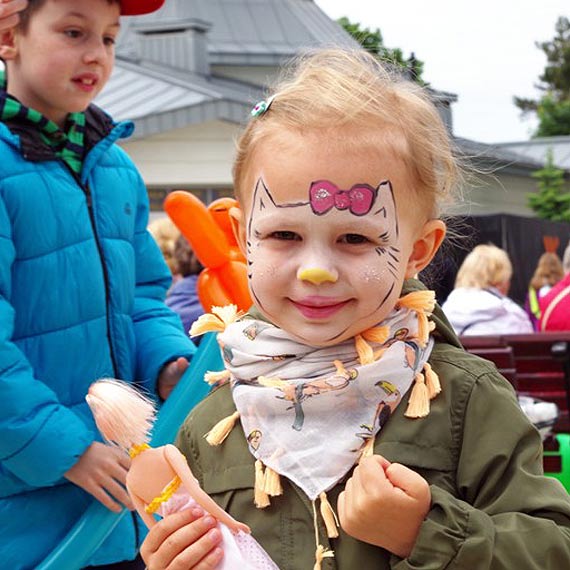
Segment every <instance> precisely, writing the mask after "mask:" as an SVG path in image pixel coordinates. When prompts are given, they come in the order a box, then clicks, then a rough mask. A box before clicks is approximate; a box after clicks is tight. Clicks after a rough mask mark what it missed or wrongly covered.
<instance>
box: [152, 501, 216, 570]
mask: <svg viewBox="0 0 570 570" xmlns="http://www.w3.org/2000/svg"><path fill="white" fill-rule="evenodd" d="M200 512H201V513H202V514H203V511H201V510H200V509H187V510H185V511H182V512H180V513H175V514H173V515H170V516H168V517H166V518H165V519H163V520H162V521H160V522H159V523H158V524H156V525H155V526H154V527H153V528H152V529H151V530H150V532H149V534H148V536H147V538H146V539H145V541H144V542H143V545H142V547H141V556H142V557H143V560H144V561H145V562H146V564H147V566H148V570H163V569H166V568H168V570H174V569H178V568H180V569H184V570H187V569H188V568H194V566H195V565H197V564H198V563H200V562H201V561H203V559H204V560H206V559H207V557H208V556H209V555H211V554H212V550H213V549H214V548H215V547H216V546H219V545H220V544H221V541H222V535H221V532H220V530H219V529H217V528H216V526H217V521H216V519H214V517H212V516H210V515H206V516H198V518H196V514H197V513H200ZM179 515H183V516H179ZM206 563H207V562H206ZM205 568H207V566H205Z"/></svg>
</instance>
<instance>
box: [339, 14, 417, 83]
mask: <svg viewBox="0 0 570 570" xmlns="http://www.w3.org/2000/svg"><path fill="white" fill-rule="evenodd" d="M337 22H338V23H339V24H340V25H341V26H342V27H343V28H344V29H345V30H346V31H347V32H348V33H349V34H350V35H351V36H352V37H353V38H354V39H355V40H356V41H357V42H358V43H359V44H360V45H361V46H362V47H363V48H364V49H365V50H367V51H369V52H370V53H372V54H374V55H375V56H377V57H378V58H379V59H381V60H382V61H386V62H388V63H390V64H391V65H396V66H398V67H400V68H402V69H403V70H404V71H405V72H406V73H407V74H408V76H409V77H410V78H411V79H413V80H414V81H417V82H418V83H420V84H422V85H425V82H424V80H423V79H422V74H423V71H424V63H423V61H420V60H419V59H416V56H415V55H414V53H413V52H412V53H411V54H410V56H409V57H408V58H405V57H404V54H403V52H402V50H401V49H400V48H388V47H386V46H385V45H384V38H383V37H382V32H381V31H380V28H376V29H375V30H371V29H370V28H362V27H361V25H360V24H357V23H353V22H351V21H350V20H349V19H348V18H346V17H343V18H340V19H339V20H337Z"/></svg>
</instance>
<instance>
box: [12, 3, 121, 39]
mask: <svg viewBox="0 0 570 570" xmlns="http://www.w3.org/2000/svg"><path fill="white" fill-rule="evenodd" d="M46 2H47V0H28V5H27V6H26V8H24V10H22V11H21V12H20V13H19V17H20V20H19V22H18V29H19V30H20V31H21V32H22V33H24V34H25V33H26V32H27V31H28V28H29V26H30V20H31V18H32V16H33V15H34V13H35V12H37V11H38V10H39V9H40V8H41V7H42V6H43V5H44V4H45V3H46ZM107 2H108V3H109V4H120V0H107Z"/></svg>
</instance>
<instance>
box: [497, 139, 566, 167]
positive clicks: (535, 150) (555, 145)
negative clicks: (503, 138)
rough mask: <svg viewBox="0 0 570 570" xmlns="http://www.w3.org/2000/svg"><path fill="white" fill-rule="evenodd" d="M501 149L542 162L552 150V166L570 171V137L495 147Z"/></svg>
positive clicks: (503, 144) (508, 143)
mask: <svg viewBox="0 0 570 570" xmlns="http://www.w3.org/2000/svg"><path fill="white" fill-rule="evenodd" d="M497 146H498V147H500V148H501V149H504V150H508V151H513V152H516V153H517V154H518V155H520V156H524V157H525V158H527V159H529V160H537V161H541V162H544V160H545V159H546V153H547V151H548V149H552V154H553V158H554V164H556V165H557V166H558V167H560V168H563V169H564V170H570V136H565V137H543V138H536V139H532V140H529V141H519V142H507V143H500V144H498V145H497Z"/></svg>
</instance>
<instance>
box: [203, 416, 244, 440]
mask: <svg viewBox="0 0 570 570" xmlns="http://www.w3.org/2000/svg"><path fill="white" fill-rule="evenodd" d="M238 419H239V412H234V413H233V414H232V415H231V416H227V417H226V418H223V419H222V420H220V421H219V422H218V423H217V424H216V425H215V426H214V427H213V428H212V429H211V430H210V431H209V432H208V433H207V434H206V435H205V437H206V441H207V442H208V443H209V444H210V445H220V444H221V443H222V442H223V441H224V440H225V439H226V437H228V435H229V434H230V432H231V431H232V429H233V428H234V426H235V425H236V422H237V421H238Z"/></svg>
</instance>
